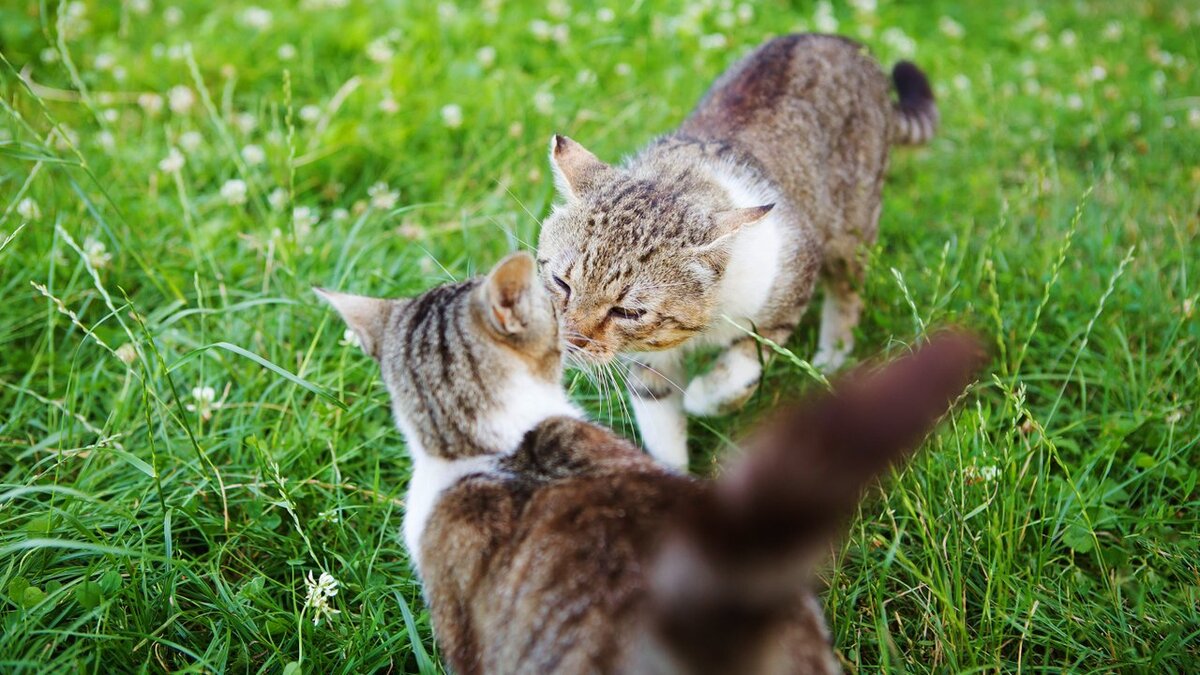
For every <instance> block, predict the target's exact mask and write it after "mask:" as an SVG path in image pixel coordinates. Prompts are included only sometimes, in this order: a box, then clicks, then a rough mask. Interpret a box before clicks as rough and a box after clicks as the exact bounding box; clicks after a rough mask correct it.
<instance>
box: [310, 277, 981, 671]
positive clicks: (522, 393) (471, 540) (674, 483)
mask: <svg viewBox="0 0 1200 675" xmlns="http://www.w3.org/2000/svg"><path fill="white" fill-rule="evenodd" d="M319 292H320V294H321V295H322V296H323V297H324V298H325V299H326V300H328V301H329V302H330V303H331V304H332V305H333V306H334V307H335V308H337V310H338V311H339V312H340V313H341V315H342V316H343V317H344V318H345V320H346V322H347V323H348V324H349V326H350V327H351V328H352V329H353V330H354V331H355V332H356V333H357V334H358V336H359V338H360V340H361V342H362V345H363V348H364V349H365V350H366V352H367V353H368V354H370V355H371V356H373V357H374V358H375V359H376V360H377V361H378V362H379V364H380V367H381V369H382V373H383V379H384V382H385V383H386V384H387V387H388V390H389V391H390V393H391V398H392V410H393V412H394V414H395V418H396V422H397V425H398V426H399V428H400V430H401V431H402V432H403V433H404V436H405V438H406V440H407V444H408V449H409V452H410V454H411V455H412V459H413V475H412V480H411V484H410V486H409V492H408V497H407V500H406V513H405V517H404V531H405V537H406V541H407V544H408V548H409V550H410V552H411V555H412V559H413V561H414V562H415V563H416V565H417V567H418V570H419V572H420V575H421V578H422V581H423V584H424V589H425V597H426V599H427V600H428V603H429V607H430V610H431V612H432V616H433V625H434V633H435V635H436V637H437V640H438V643H439V644H440V646H441V649H442V656H443V658H444V659H445V661H446V662H447V664H448V665H449V666H450V668H451V669H452V670H453V671H455V672H457V673H464V674H466V673H608V672H638V673H732V672H739V673H830V672H837V671H838V670H839V664H838V660H837V659H836V657H835V655H834V652H833V649H832V647H831V645H830V644H829V633H828V632H827V630H826V629H825V624H824V619H823V617H822V612H821V609H820V606H819V603H818V602H817V599H816V595H815V594H814V592H813V589H812V587H813V578H812V574H811V571H810V569H809V566H810V564H811V561H812V560H813V559H814V557H816V555H815V554H816V553H818V552H819V551H820V550H821V549H822V547H823V546H827V545H828V543H829V541H830V540H831V538H832V537H835V536H836V535H837V532H838V530H839V527H840V525H841V524H842V522H843V521H844V520H845V519H846V518H848V517H849V516H850V515H851V514H852V513H853V510H854V508H855V506H856V504H857V501H858V499H859V495H860V493H861V491H862V489H863V487H864V485H865V484H866V483H867V482H868V481H870V480H871V479H872V478H873V477H874V476H876V475H878V474H879V473H880V472H881V471H883V470H884V469H885V468H886V467H888V466H889V465H890V464H892V463H893V462H895V461H897V460H899V459H900V458H902V457H903V456H904V455H906V454H907V452H908V451H910V450H912V449H913V448H914V447H915V446H916V445H917V443H919V442H920V440H921V439H922V437H923V436H924V435H925V433H926V432H927V431H928V429H929V428H930V427H931V426H932V424H933V423H934V421H935V420H936V419H937V418H938V417H939V416H940V415H942V414H943V413H944V412H945V411H946V409H947V407H948V406H949V404H950V403H951V402H952V401H953V400H954V399H955V398H956V397H957V396H958V395H959V394H960V393H961V392H962V390H963V388H964V387H965V386H966V385H967V383H968V381H969V379H970V377H971V374H972V373H973V372H974V371H975V370H976V368H977V367H978V366H979V365H980V352H979V350H978V345H977V344H976V343H975V342H974V341H973V340H971V339H969V338H966V337H962V336H956V335H943V336H940V337H936V338H934V339H933V341H932V342H931V344H929V345H928V346H926V347H923V348H921V349H919V350H918V351H917V352H916V353H915V354H913V355H910V356H907V357H904V358H902V359H900V360H899V361H897V362H896V363H894V364H892V365H889V366H886V367H885V368H883V369H881V370H879V371H877V372H873V373H869V374H866V375H863V376H860V377H857V378H854V379H851V380H848V381H847V382H845V383H844V384H843V385H842V386H840V387H839V388H837V389H836V390H835V393H834V394H832V395H827V396H824V397H821V398H818V399H816V400H814V401H811V402H810V403H809V404H808V405H806V406H803V407H799V408H795V409H791V410H786V411H784V412H782V413H781V414H780V415H779V416H778V418H777V419H776V420H775V421H773V422H771V423H770V424H769V425H767V426H766V427H765V428H764V429H763V431H762V433H761V434H760V435H758V436H757V437H756V438H755V439H753V440H751V442H749V443H748V444H747V452H746V454H745V456H744V458H743V459H742V460H741V461H739V462H737V463H736V464H735V465H734V466H732V467H731V468H730V471H729V472H728V473H726V475H724V476H722V477H721V478H720V479H719V480H717V481H715V482H701V481H698V480H694V479H691V478H689V477H686V476H683V475H681V474H678V473H676V472H674V471H672V470H670V469H668V468H666V467H663V466H662V465H661V464H659V463H657V462H655V461H654V460H653V459H651V458H650V457H649V456H647V455H645V454H644V453H642V452H641V451H640V450H639V449H637V448H636V447H634V446H633V445H631V444H629V443H628V442H627V441H625V440H623V439H621V438H620V437H618V436H616V435H615V434H613V433H612V432H610V431H608V430H607V429H604V428H602V427H600V426H597V425H595V424H591V423H589V422H587V421H584V420H583V419H581V415H580V414H579V412H578V411H577V410H576V409H575V408H574V407H573V406H572V405H571V404H570V403H569V402H568V401H567V398H566V396H565V393H564V392H563V391H562V389H561V387H560V384H559V380H560V377H561V368H562V365H561V362H562V353H561V350H560V339H559V338H560V336H559V323H558V321H557V316H556V313H555V306H554V303H553V302H552V300H551V298H550V296H549V294H548V293H547V292H546V291H545V289H544V287H543V285H542V283H541V281H540V280H539V279H538V277H537V273H536V271H535V269H534V261H533V259H532V258H531V257H529V256H528V255H525V254H516V255H513V256H510V257H509V258H507V259H505V260H504V261H503V262H501V263H500V264H499V265H497V266H496V267H495V268H494V269H493V270H492V271H491V273H490V274H489V275H488V276H487V277H486V278H483V279H472V280H470V281H466V282H463V283H459V284H454V285H450V286H443V287H440V288H435V289H433V290H431V291H429V292H427V293H425V294H424V295H421V296H419V297H417V298H414V299H411V300H379V299H374V298H366V297H361V296H353V295H347V294H342V293H334V292H329V291H319Z"/></svg>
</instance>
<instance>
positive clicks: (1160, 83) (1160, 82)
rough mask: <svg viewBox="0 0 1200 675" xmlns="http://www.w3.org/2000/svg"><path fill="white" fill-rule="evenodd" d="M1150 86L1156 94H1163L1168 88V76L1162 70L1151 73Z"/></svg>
mask: <svg viewBox="0 0 1200 675" xmlns="http://www.w3.org/2000/svg"><path fill="white" fill-rule="evenodd" d="M1150 86H1151V87H1153V88H1154V92H1155V93H1157V94H1161V93H1163V90H1164V89H1166V88H1167V74H1166V73H1164V72H1163V71H1161V70H1156V71H1154V72H1153V73H1151V74H1150Z"/></svg>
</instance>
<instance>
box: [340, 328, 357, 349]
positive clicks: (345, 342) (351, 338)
mask: <svg viewBox="0 0 1200 675" xmlns="http://www.w3.org/2000/svg"><path fill="white" fill-rule="evenodd" d="M338 344H339V345H341V346H343V347H356V348H360V347H362V340H360V339H358V333H355V332H354V331H353V330H350V329H349V328H347V329H346V330H345V332H343V333H342V339H341V340H338Z"/></svg>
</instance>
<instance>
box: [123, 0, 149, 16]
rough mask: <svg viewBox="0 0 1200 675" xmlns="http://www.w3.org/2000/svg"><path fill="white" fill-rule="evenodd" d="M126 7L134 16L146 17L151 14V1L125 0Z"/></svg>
mask: <svg viewBox="0 0 1200 675" xmlns="http://www.w3.org/2000/svg"><path fill="white" fill-rule="evenodd" d="M125 5H126V6H127V7H129V11H131V12H133V13H134V14H141V15H145V14H149V13H150V0H125Z"/></svg>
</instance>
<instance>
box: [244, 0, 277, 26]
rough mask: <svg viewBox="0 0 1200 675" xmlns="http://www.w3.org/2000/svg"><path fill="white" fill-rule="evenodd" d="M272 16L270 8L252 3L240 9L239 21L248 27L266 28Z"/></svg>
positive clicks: (269, 24)
mask: <svg viewBox="0 0 1200 675" xmlns="http://www.w3.org/2000/svg"><path fill="white" fill-rule="evenodd" d="M274 18H275V17H274V15H272V14H271V11H270V10H268V9H263V8H262V7H257V6H253V5H252V6H250V7H247V8H246V9H243V10H242V16H241V21H242V25H243V26H246V27H248V28H253V29H255V30H266V29H268V28H270V27H271V21H272V19H274Z"/></svg>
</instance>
